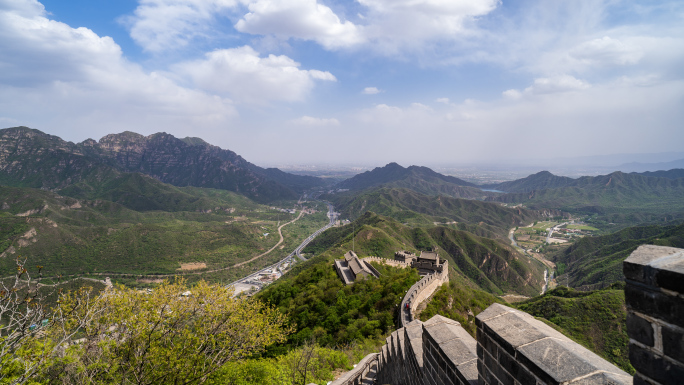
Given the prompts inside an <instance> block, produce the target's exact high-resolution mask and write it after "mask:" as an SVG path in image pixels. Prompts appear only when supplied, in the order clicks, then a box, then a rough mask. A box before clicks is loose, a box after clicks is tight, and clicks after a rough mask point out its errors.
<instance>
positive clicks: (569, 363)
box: [516, 338, 627, 383]
mask: <svg viewBox="0 0 684 385" xmlns="http://www.w3.org/2000/svg"><path fill="white" fill-rule="evenodd" d="M518 352H519V354H517V355H516V358H517V359H518V360H519V361H520V362H522V363H523V364H524V365H525V366H526V367H527V368H528V369H530V370H531V371H532V372H533V373H534V374H535V375H536V376H537V377H539V378H541V379H543V380H545V376H549V377H551V378H553V380H554V382H555V383H562V382H567V381H571V380H573V379H575V378H578V377H583V376H586V375H588V374H590V373H592V372H595V371H597V370H601V371H606V372H609V373H616V374H620V375H623V374H624V375H626V374H627V373H625V372H623V371H621V370H620V369H618V368H616V367H615V366H614V365H612V364H611V363H609V362H608V361H606V360H604V359H602V358H601V357H599V356H597V355H596V354H594V353H592V352H590V351H589V350H587V349H586V348H584V347H582V346H581V345H579V344H577V343H576V342H574V341H559V340H557V339H555V338H545V339H543V340H539V341H535V342H533V343H531V344H528V345H525V346H522V347H520V348H519V349H518ZM526 361H529V363H528V362H526ZM540 371H541V372H540ZM545 381H546V380H545Z"/></svg>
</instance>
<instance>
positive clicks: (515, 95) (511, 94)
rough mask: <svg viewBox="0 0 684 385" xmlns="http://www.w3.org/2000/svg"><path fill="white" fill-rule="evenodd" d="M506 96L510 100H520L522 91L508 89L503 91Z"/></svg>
mask: <svg viewBox="0 0 684 385" xmlns="http://www.w3.org/2000/svg"><path fill="white" fill-rule="evenodd" d="M501 94H502V95H503V97H504V98H506V99H509V100H518V99H520V98H521V97H522V93H521V92H520V91H518V90H506V91H504V92H502V93H501Z"/></svg>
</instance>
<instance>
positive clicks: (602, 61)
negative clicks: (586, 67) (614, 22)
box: [569, 36, 643, 65]
mask: <svg viewBox="0 0 684 385" xmlns="http://www.w3.org/2000/svg"><path fill="white" fill-rule="evenodd" d="M569 54H570V56H572V57H574V58H575V59H578V60H581V61H583V62H586V63H589V64H598V65H628V64H636V63H637V62H638V61H639V59H641V58H642V56H643V52H642V50H641V49H640V48H639V47H636V46H633V45H630V44H625V43H623V42H621V41H620V40H616V39H612V38H610V37H608V36H604V37H602V38H600V39H593V40H590V41H587V42H584V43H582V44H580V45H578V46H577V47H575V48H573V49H571V50H570V53H569Z"/></svg>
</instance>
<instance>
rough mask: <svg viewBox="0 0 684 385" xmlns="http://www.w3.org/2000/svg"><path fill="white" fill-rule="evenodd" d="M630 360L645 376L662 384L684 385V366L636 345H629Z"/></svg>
mask: <svg viewBox="0 0 684 385" xmlns="http://www.w3.org/2000/svg"><path fill="white" fill-rule="evenodd" d="M629 360H630V361H631V363H632V366H634V368H635V369H636V370H637V371H638V372H639V373H641V374H643V375H644V376H646V377H648V378H651V379H653V380H654V381H657V382H660V383H662V384H684V366H682V365H677V364H675V363H673V362H671V361H668V360H666V359H664V358H662V357H660V356H658V355H655V354H653V352H651V351H648V350H646V349H643V348H641V347H639V346H637V345H635V344H630V345H629Z"/></svg>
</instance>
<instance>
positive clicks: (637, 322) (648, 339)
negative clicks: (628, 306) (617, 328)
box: [627, 312, 654, 346]
mask: <svg viewBox="0 0 684 385" xmlns="http://www.w3.org/2000/svg"><path fill="white" fill-rule="evenodd" d="M627 333H628V334H629V337H630V338H633V339H635V340H637V341H639V342H641V343H642V344H644V345H647V346H653V342H654V339H653V325H651V323H650V322H649V321H648V320H645V319H643V318H641V317H639V316H638V315H636V314H634V313H631V312H630V313H627Z"/></svg>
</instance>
